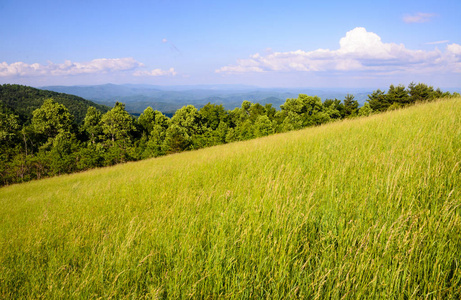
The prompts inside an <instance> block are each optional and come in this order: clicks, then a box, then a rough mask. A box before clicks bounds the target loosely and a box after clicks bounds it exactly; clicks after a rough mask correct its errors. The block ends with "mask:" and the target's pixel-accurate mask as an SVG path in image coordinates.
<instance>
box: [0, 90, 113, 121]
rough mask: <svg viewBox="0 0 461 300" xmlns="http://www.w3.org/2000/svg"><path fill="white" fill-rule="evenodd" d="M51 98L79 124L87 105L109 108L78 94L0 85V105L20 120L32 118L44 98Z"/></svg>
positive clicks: (102, 108) (103, 109)
mask: <svg viewBox="0 0 461 300" xmlns="http://www.w3.org/2000/svg"><path fill="white" fill-rule="evenodd" d="M49 98H53V100H54V101H56V102H57V103H60V104H63V105H64V106H65V107H66V108H67V109H68V110H69V112H70V113H71V114H72V115H73V116H74V118H75V122H76V123H78V124H80V123H82V122H83V119H84V118H85V115H86V111H87V109H88V107H90V106H93V107H95V108H96V109H97V110H99V111H100V112H102V113H105V112H107V111H108V110H109V109H110V108H109V107H108V106H105V105H100V104H97V103H94V102H92V101H89V100H86V99H83V98H81V97H78V96H74V95H69V94H63V93H57V92H53V91H47V90H40V89H36V88H33V87H30V86H24V85H17V84H4V85H0V105H3V106H4V107H7V108H9V109H10V110H12V111H14V112H15V113H16V114H17V115H18V116H19V118H20V119H21V120H27V119H31V118H32V112H33V111H34V110H36V109H37V108H40V106H42V104H43V102H44V101H45V99H49Z"/></svg>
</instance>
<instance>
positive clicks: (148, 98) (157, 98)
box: [40, 84, 372, 115]
mask: <svg viewBox="0 0 461 300" xmlns="http://www.w3.org/2000/svg"><path fill="white" fill-rule="evenodd" d="M40 89H44V90H50V91H55V92H59V93H66V94H72V95H77V96H79V97H82V98H85V99H88V100H91V101H94V102H96V103H99V104H103V105H109V106H113V105H114V104H115V102H117V101H119V102H123V103H125V104H126V109H127V111H129V112H130V113H132V114H135V115H137V114H140V113H142V112H143V111H144V109H146V107H148V106H151V107H152V108H153V109H156V110H159V111H161V112H163V113H166V114H169V115H171V114H173V113H174V112H175V111H176V110H177V109H179V108H181V107H183V106H184V105H188V104H192V105H194V106H195V107H197V108H200V107H202V106H204V105H205V104H207V103H208V102H210V103H214V104H222V105H223V106H224V107H225V108H226V109H234V108H235V107H240V106H241V104H242V102H243V101H244V100H248V101H251V102H258V103H260V104H266V103H271V104H272V105H273V106H274V107H275V108H277V109H279V107H280V105H281V104H283V103H284V102H285V101H286V99H287V98H297V97H298V95H299V94H308V95H311V96H319V97H320V98H322V100H325V99H335V98H336V99H340V100H343V99H344V97H345V96H346V95H347V94H348V93H349V94H353V95H354V96H355V99H356V100H357V101H358V102H359V103H360V104H361V105H362V104H363V103H364V102H365V100H366V99H367V96H368V95H369V94H371V92H372V91H371V90H368V89H347V90H346V89H307V88H299V89H296V88H293V89H288V88H259V87H253V86H245V85H194V86H156V85H134V84H124V85H116V84H104V85H90V86H43V87H40Z"/></svg>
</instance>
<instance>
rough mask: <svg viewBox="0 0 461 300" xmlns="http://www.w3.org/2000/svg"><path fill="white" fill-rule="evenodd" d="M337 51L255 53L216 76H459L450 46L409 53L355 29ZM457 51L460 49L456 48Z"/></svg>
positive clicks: (457, 55) (457, 56) (457, 57)
mask: <svg viewBox="0 0 461 300" xmlns="http://www.w3.org/2000/svg"><path fill="white" fill-rule="evenodd" d="M339 44H340V47H339V49H337V50H329V49H317V50H314V51H303V50H297V51H289V52H273V53H269V54H266V55H261V54H259V53H256V54H254V55H251V56H250V58H247V59H239V60H237V64H236V65H229V66H224V67H222V68H220V69H217V70H216V72H217V73H246V72H292V71H304V72H325V71H338V72H349V71H364V72H367V71H368V72H373V73H374V74H389V73H393V72H409V71H410V72H411V71H421V70H434V69H437V68H440V69H442V70H443V71H444V72H449V71H454V72H461V50H460V49H461V46H459V45H457V44H451V45H448V46H447V49H446V51H445V52H444V53H442V52H441V51H440V50H438V49H435V50H433V51H424V50H410V49H407V48H405V46H404V45H403V44H395V43H383V42H382V41H381V38H380V37H379V36H378V35H377V34H375V33H373V32H368V31H367V30H366V29H365V28H362V27H357V28H355V29H353V30H351V31H349V32H347V33H346V36H345V37H343V38H341V39H340V41H339ZM458 47H460V48H458Z"/></svg>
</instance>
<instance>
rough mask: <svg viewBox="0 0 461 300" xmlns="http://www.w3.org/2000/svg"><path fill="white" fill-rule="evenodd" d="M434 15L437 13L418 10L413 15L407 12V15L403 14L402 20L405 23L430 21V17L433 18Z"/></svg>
mask: <svg viewBox="0 0 461 300" xmlns="http://www.w3.org/2000/svg"><path fill="white" fill-rule="evenodd" d="M435 16H437V15H436V14H431V13H422V12H418V13H416V14H413V15H409V14H408V15H405V16H403V21H404V22H405V23H426V22H429V21H431V20H432V18H434V17H435Z"/></svg>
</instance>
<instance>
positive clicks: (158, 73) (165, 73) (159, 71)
mask: <svg viewBox="0 0 461 300" xmlns="http://www.w3.org/2000/svg"><path fill="white" fill-rule="evenodd" d="M176 74H177V73H176V71H175V70H174V68H170V69H169V70H162V69H154V70H152V71H136V72H134V73H133V75H134V76H154V77H156V76H176Z"/></svg>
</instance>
